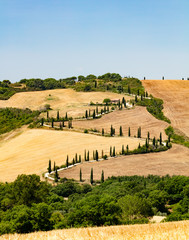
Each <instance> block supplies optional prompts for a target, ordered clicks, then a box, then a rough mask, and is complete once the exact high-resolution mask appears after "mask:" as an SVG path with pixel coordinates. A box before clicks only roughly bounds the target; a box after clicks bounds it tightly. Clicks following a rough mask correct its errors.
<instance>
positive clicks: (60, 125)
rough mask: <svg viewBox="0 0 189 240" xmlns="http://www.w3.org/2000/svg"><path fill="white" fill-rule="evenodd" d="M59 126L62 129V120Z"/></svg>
mask: <svg viewBox="0 0 189 240" xmlns="http://www.w3.org/2000/svg"><path fill="white" fill-rule="evenodd" d="M59 127H60V129H61V130H62V124H61V122H60V124H59Z"/></svg>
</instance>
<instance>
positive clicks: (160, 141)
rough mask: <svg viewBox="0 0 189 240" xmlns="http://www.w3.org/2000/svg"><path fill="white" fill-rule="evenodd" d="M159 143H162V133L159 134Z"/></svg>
mask: <svg viewBox="0 0 189 240" xmlns="http://www.w3.org/2000/svg"><path fill="white" fill-rule="evenodd" d="M159 144H160V145H162V133H160V135H159Z"/></svg>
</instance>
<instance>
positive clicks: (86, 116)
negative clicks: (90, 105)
mask: <svg viewBox="0 0 189 240" xmlns="http://www.w3.org/2000/svg"><path fill="white" fill-rule="evenodd" d="M85 118H88V111H87V110H86V111H85Z"/></svg>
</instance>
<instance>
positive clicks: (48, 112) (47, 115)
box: [47, 110, 49, 120]
mask: <svg viewBox="0 0 189 240" xmlns="http://www.w3.org/2000/svg"><path fill="white" fill-rule="evenodd" d="M48 119H49V111H48V110H47V120H48Z"/></svg>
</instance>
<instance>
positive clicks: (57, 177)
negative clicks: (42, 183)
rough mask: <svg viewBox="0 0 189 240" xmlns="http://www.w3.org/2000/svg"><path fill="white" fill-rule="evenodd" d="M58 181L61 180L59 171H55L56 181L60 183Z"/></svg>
mask: <svg viewBox="0 0 189 240" xmlns="http://www.w3.org/2000/svg"><path fill="white" fill-rule="evenodd" d="M58 179H59V174H58V170H57V169H56V170H55V175H54V181H55V182H58Z"/></svg>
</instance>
